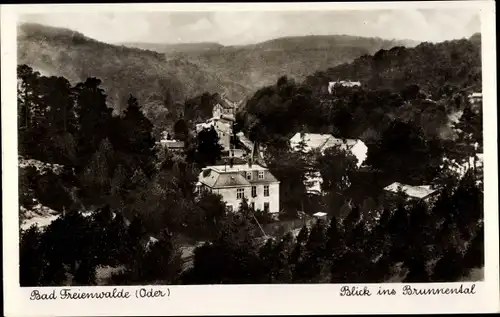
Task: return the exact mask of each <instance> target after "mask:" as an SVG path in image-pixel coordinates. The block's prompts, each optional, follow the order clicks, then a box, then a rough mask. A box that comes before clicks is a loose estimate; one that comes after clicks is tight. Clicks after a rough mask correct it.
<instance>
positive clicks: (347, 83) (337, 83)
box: [328, 80, 361, 94]
mask: <svg viewBox="0 0 500 317" xmlns="http://www.w3.org/2000/svg"><path fill="white" fill-rule="evenodd" d="M335 86H342V87H361V83H360V82H359V81H350V80H341V81H331V82H329V83H328V93H330V94H331V93H332V92H333V89H334V88H335Z"/></svg>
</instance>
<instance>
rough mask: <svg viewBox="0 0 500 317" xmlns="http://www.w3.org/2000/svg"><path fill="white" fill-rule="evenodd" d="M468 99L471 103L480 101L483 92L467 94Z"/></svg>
mask: <svg viewBox="0 0 500 317" xmlns="http://www.w3.org/2000/svg"><path fill="white" fill-rule="evenodd" d="M469 101H470V103H472V104H475V103H478V102H482V101H483V94H482V93H480V92H473V93H471V94H470V95H469Z"/></svg>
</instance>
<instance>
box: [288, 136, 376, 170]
mask: <svg viewBox="0 0 500 317" xmlns="http://www.w3.org/2000/svg"><path fill="white" fill-rule="evenodd" d="M301 141H302V135H301V133H300V132H298V133H296V134H295V135H294V136H293V137H292V138H291V139H290V147H291V148H292V150H295V151H297V148H298V146H299V144H300V142H301ZM304 141H305V143H306V148H305V151H306V152H309V151H311V150H313V149H317V150H320V151H321V153H324V152H325V150H326V149H328V148H331V147H334V146H339V147H340V148H341V149H343V150H345V151H349V152H351V153H352V154H353V155H354V156H355V157H356V158H357V160H358V162H357V166H358V167H359V166H361V165H362V164H363V162H364V161H365V160H366V157H367V155H368V147H367V146H366V144H365V143H364V142H363V141H361V140H356V139H338V138H335V137H334V136H332V135H331V134H316V133H304Z"/></svg>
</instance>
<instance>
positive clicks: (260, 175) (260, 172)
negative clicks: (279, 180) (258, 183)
mask: <svg viewBox="0 0 500 317" xmlns="http://www.w3.org/2000/svg"><path fill="white" fill-rule="evenodd" d="M259 179H264V171H259Z"/></svg>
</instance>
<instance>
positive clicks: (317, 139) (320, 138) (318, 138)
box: [290, 132, 333, 152]
mask: <svg viewBox="0 0 500 317" xmlns="http://www.w3.org/2000/svg"><path fill="white" fill-rule="evenodd" d="M330 138H333V137H332V135H330V134H316V133H304V141H305V142H306V148H305V151H306V152H309V151H311V150H312V149H321V148H323V146H324V145H325V143H326V142H327V141H328V139H330ZM301 140H302V136H301V133H300V132H297V133H296V134H295V135H294V136H293V137H292V138H291V139H290V146H291V147H292V149H294V150H295V149H296V147H297V145H298V144H299V143H300V142H301Z"/></svg>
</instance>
